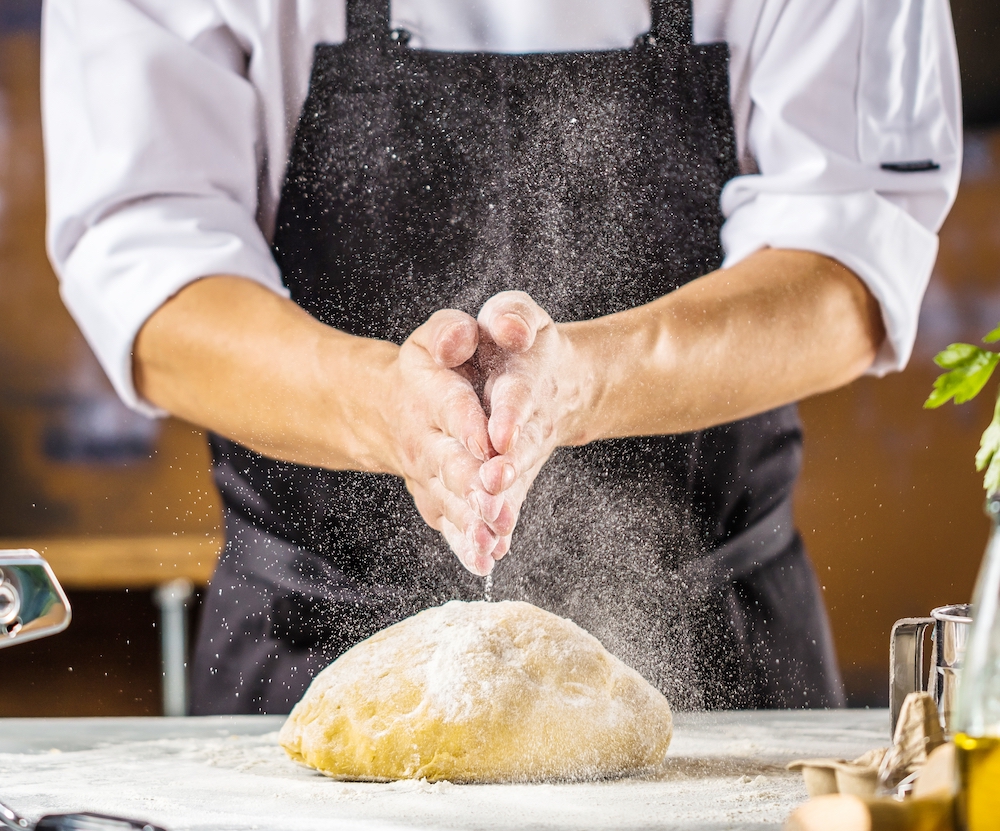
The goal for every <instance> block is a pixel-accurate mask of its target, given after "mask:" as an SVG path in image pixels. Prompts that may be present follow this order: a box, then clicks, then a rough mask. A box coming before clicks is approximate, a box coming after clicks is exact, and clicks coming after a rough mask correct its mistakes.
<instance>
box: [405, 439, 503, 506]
mask: <svg viewBox="0 0 1000 831" xmlns="http://www.w3.org/2000/svg"><path fill="white" fill-rule="evenodd" d="M481 467H482V462H481V461H479V459H477V458H475V457H474V456H473V455H472V454H471V453H470V452H469V451H468V449H466V448H465V447H463V446H462V445H461V444H460V443H459V442H458V440H456V439H454V438H452V437H451V436H449V435H447V434H446V433H442V432H437V433H434V434H433V435H431V436H429V437H426V438H425V440H424V441H423V442H422V443H421V445H420V447H419V451H418V454H417V456H416V458H415V459H414V465H413V468H412V470H411V471H410V473H409V474H408V476H409V477H410V478H411V479H414V480H416V481H417V482H419V483H420V484H421V485H423V487H425V488H427V489H428V490H429V489H430V487H431V483H432V482H437V483H438V486H439V487H441V489H442V490H446V491H448V492H449V493H450V494H451V495H452V496H454V497H455V498H457V499H460V500H461V501H462V502H464V503H465V504H466V506H467V507H468V508H469V510H473V511H474V512H475V513H477V514H478V513H479V507H480V505H479V502H478V499H477V497H476V492H477V491H478V492H481V491H482V489H483V488H482V482H481V479H480V476H479V469H480V468H481ZM489 507H490V508H493V509H494V510H497V509H496V508H495V507H494V506H493V504H492V501H491V502H490V504H489Z"/></svg>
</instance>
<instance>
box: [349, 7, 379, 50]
mask: <svg viewBox="0 0 1000 831" xmlns="http://www.w3.org/2000/svg"><path fill="white" fill-rule="evenodd" d="M388 34H389V0H347V39H348V40H378V39H380V38H383V37H385V36H386V35H388Z"/></svg>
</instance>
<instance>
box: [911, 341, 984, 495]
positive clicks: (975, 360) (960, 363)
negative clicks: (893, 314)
mask: <svg viewBox="0 0 1000 831" xmlns="http://www.w3.org/2000/svg"><path fill="white" fill-rule="evenodd" d="M997 341H1000V326H997V327H996V328H995V329H994V330H993V331H992V332H990V333H989V334H988V335H987V336H986V337H985V338H983V343H996V342H997ZM934 363H936V364H937V365H938V366H939V367H941V368H942V369H946V370H948V371H947V372H945V373H944V374H943V375H939V376H938V378H937V380H936V381H935V382H934V389H933V390H932V391H931V394H930V395H929V396H928V397H927V400H926V401H925V402H924V407H926V408H927V409H934V408H936V407H940V406H941V405H942V404H944V403H946V402H948V401H949V400H951V399H955V403H956V404H964V403H965V402H966V401H971V400H972V399H973V398H975V397H976V396H977V395H978V394H979V391H980V390H982V388H983V387H984V386H986V382H987V381H989V380H990V376H991V375H992V374H993V370H994V369H996V366H997V363H1000V352H991V351H990V350H988V349H982V348H981V347H978V346H973V345H972V344H971V343H953V344H951V345H950V346H948V347H946V348H945V349H944V350H942V351H941V352H938V354H937V355H935V356H934ZM976 470H979V471H983V470H985V471H986V475H985V476H984V477H983V487H984V488H986V492H987V493H990V494H992V493H996V492H997V491H1000V394H998V396H997V403H996V406H995V407H994V408H993V420H992V421H991V422H990V426H989V427H987V428H986V432H984V433H983V437H982V438H981V439H980V441H979V452H978V453H976Z"/></svg>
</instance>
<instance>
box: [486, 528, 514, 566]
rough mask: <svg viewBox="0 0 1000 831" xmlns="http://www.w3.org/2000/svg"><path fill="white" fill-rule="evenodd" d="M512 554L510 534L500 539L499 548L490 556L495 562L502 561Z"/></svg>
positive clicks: (498, 541)
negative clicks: (508, 554)
mask: <svg viewBox="0 0 1000 831" xmlns="http://www.w3.org/2000/svg"><path fill="white" fill-rule="evenodd" d="M509 552H510V534H507V535H506V536H504V537H500V539H498V540H497V547H496V548H494V549H493V553H492V554H491V555H490V556H491V557H493V559H494V560H497V561H500V560H502V559H503V558H504V556H505V555H506V554H507V553H509Z"/></svg>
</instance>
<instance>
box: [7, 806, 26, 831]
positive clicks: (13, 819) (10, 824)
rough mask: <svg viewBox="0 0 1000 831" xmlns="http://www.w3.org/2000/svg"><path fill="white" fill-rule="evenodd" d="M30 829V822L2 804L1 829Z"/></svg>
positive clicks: (16, 830) (14, 830) (21, 830)
mask: <svg viewBox="0 0 1000 831" xmlns="http://www.w3.org/2000/svg"><path fill="white" fill-rule="evenodd" d="M30 827H31V823H30V822H28V821H27V820H26V819H24V818H23V817H19V816H18V815H17V814H15V813H14V811H13V809H11V808H8V807H7V806H6V805H4V804H3V803H2V802H0V828H10V829H13V831H23V829H25V828H30Z"/></svg>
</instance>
